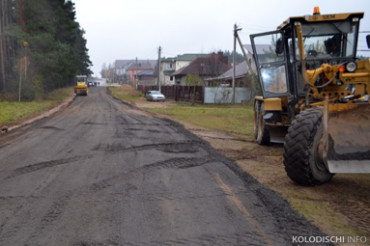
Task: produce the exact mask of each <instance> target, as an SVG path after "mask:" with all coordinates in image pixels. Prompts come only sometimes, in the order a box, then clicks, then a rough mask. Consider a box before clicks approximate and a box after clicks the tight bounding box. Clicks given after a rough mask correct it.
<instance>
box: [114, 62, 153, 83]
mask: <svg viewBox="0 0 370 246" xmlns="http://www.w3.org/2000/svg"><path fill="white" fill-rule="evenodd" d="M156 64H157V60H138V59H133V60H116V61H115V62H114V71H115V72H114V74H115V79H116V81H117V82H118V83H120V84H122V83H128V82H130V81H131V82H132V81H134V80H135V74H136V73H139V72H142V71H154V68H155V66H156Z"/></svg>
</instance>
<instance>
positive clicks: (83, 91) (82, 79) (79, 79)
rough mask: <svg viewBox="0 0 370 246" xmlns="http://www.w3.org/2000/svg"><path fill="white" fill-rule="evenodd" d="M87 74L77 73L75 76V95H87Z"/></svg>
mask: <svg viewBox="0 0 370 246" xmlns="http://www.w3.org/2000/svg"><path fill="white" fill-rule="evenodd" d="M86 82H87V76H86V75H77V76H76V83H77V85H76V86H75V88H74V91H75V94H76V96H78V95H83V96H87V93H88V89H87V84H86Z"/></svg>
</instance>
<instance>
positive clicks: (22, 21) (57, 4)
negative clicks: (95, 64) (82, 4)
mask: <svg viewBox="0 0 370 246" xmlns="http://www.w3.org/2000/svg"><path fill="white" fill-rule="evenodd" d="M1 1H7V3H8V4H10V3H11V4H12V6H13V9H14V11H13V12H10V13H8V14H9V15H10V16H12V18H11V19H12V20H13V22H12V23H10V24H9V25H7V26H6V28H4V29H1V30H4V32H1V33H0V35H1V37H0V38H1V39H0V40H6V38H11V39H12V40H14V43H15V48H14V51H13V53H14V59H13V60H12V62H11V69H8V70H7V71H6V73H11V74H12V76H8V77H10V78H11V79H10V80H9V79H5V81H4V79H3V77H4V76H0V80H1V82H2V83H0V84H2V85H3V86H0V90H2V91H3V92H5V90H4V88H6V87H8V88H9V90H7V92H8V93H12V92H13V94H14V93H15V92H16V91H17V90H18V89H19V85H20V84H22V97H23V98H25V99H29V100H32V99H34V98H35V97H38V96H40V94H41V96H42V93H43V92H44V91H50V90H53V89H56V88H60V87H64V86H67V85H71V84H73V83H74V77H75V75H76V74H86V75H90V74H91V71H90V69H89V66H91V61H90V59H89V56H88V50H87V48H86V39H85V38H84V31H83V30H82V29H81V27H80V25H79V23H78V22H77V21H76V13H75V9H74V4H73V3H72V2H71V1H70V0H67V1H66V0H17V1H16V2H15V1H12V0H1ZM8 11H9V10H8ZM1 30H0V31H1ZM3 42H4V41H3ZM0 49H4V45H1V42H0ZM8 49H9V48H8ZM8 52H9V50H8ZM2 53H3V50H2ZM1 61H3V59H1V57H0V67H1V64H2V63H1ZM1 71H3V70H1ZM2 75H3V73H2Z"/></svg>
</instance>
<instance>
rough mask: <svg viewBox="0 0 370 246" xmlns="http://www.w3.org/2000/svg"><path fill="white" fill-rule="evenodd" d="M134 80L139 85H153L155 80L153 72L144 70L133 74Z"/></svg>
mask: <svg viewBox="0 0 370 246" xmlns="http://www.w3.org/2000/svg"><path fill="white" fill-rule="evenodd" d="M135 78H136V79H137V81H138V84H140V85H155V84H156V80H155V76H154V71H153V70H146V71H142V72H139V73H137V74H135Z"/></svg>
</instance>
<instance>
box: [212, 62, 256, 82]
mask: <svg viewBox="0 0 370 246" xmlns="http://www.w3.org/2000/svg"><path fill="white" fill-rule="evenodd" d="M248 71H249V69H248V65H247V62H246V61H243V62H242V63H239V64H238V65H236V67H235V78H236V79H238V78H242V77H244V76H245V75H246V74H247V73H248ZM232 78H233V68H230V69H229V70H227V71H226V72H225V73H223V74H221V75H220V76H217V77H214V78H209V79H206V80H229V79H232Z"/></svg>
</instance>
